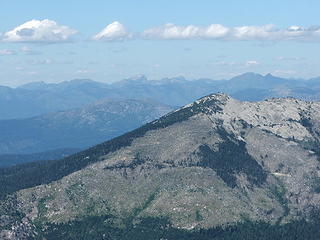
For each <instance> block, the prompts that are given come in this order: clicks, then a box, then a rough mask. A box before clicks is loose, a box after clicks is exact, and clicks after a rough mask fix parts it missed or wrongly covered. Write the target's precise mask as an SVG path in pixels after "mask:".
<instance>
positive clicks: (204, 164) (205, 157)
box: [0, 93, 320, 239]
mask: <svg viewBox="0 0 320 240" xmlns="http://www.w3.org/2000/svg"><path fill="white" fill-rule="evenodd" d="M319 114H320V103H318V102H305V101H300V100H296V99H293V98H281V99H276V98H275V99H269V100H265V101H261V102H241V101H238V100H235V99H233V98H231V97H229V96H228V95H225V94H220V93H219V94H213V95H208V96H206V97H203V98H201V99H199V100H197V101H195V102H193V103H191V104H189V105H186V106H184V107H182V108H180V109H179V110H177V111H174V112H171V113H169V114H167V115H165V116H164V117H161V118H160V119H158V120H155V121H153V122H151V123H148V124H146V125H144V126H142V127H141V128H138V129H136V130H134V131H132V132H129V133H127V134H125V135H122V136H120V137H117V138H115V139H113V140H110V141H108V142H105V143H103V144H100V145H98V146H96V147H93V148H91V149H88V150H86V151H84V152H81V153H78V154H76V155H73V156H71V157H67V158H65V159H61V160H57V161H53V162H48V163H46V164H42V165H39V166H36V167H34V166H33V168H32V171H33V172H32V175H33V178H30V177H29V175H20V176H19V177H20V179H22V180H23V179H24V178H25V179H31V180H32V181H31V180H30V182H29V183H27V185H24V186H13V187H12V188H11V189H10V188H9V187H10V182H9V183H8V184H6V186H5V187H2V192H3V193H5V195H6V196H5V195H4V194H2V199H3V200H2V202H1V204H0V219H4V220H2V222H0V224H2V225H1V229H2V230H1V234H2V235H1V236H3V239H27V236H33V237H34V236H44V237H46V238H47V239H55V238H50V236H53V235H52V234H58V233H57V229H58V230H59V234H60V233H61V234H62V233H63V234H64V235H63V237H64V238H63V239H74V238H72V237H71V236H72V235H71V234H73V233H74V232H76V231H77V229H80V226H82V227H81V228H86V227H88V226H87V225H88V224H87V223H88V222H89V223H92V221H94V223H95V224H100V225H99V226H103V229H105V230H104V231H107V230H106V229H109V230H110V229H111V228H112V229H115V228H117V229H122V230H119V231H120V232H121V234H124V235H121V236H131V235H130V234H131V233H132V232H134V231H136V229H140V228H139V226H141V224H144V223H146V224H147V225H148V224H149V225H148V226H151V225H150V224H151V223H154V220H152V219H160V220H159V221H162V220H163V219H166V221H168V222H167V223H168V224H169V225H162V228H161V229H162V230H163V231H164V229H167V228H168V226H171V227H172V228H174V229H176V231H178V229H180V230H182V229H184V230H183V231H187V232H190V231H196V230H197V231H198V230H199V231H200V230H201V229H208V228H212V227H219V226H230V225H235V224H239V223H243V222H248V221H250V222H258V221H259V222H260V221H261V222H265V223H267V224H289V223H291V222H292V221H295V220H299V219H306V220H307V221H308V220H309V219H311V218H312V216H314V214H315V212H316V211H317V209H318V208H319V207H320V201H319V200H320V179H319V174H320V171H319V169H320V164H319V159H320V152H319V146H320V135H319V133H320V121H319V117H318V116H319ZM26 167H28V166H26ZM34 169H35V170H34ZM7 171H8V172H9V173H10V169H9V170H7ZM6 179H10V178H9V177H8V178H6ZM23 182H25V181H23ZM93 219H94V220H93ZM145 219H149V220H148V221H147V222H145V221H146V220H145ZM161 219H162V220H161ZM85 223H86V224H85ZM94 226H96V225H94ZM99 229H100V228H99ZM143 229H144V230H143V231H144V232H145V234H146V232H147V231H149V230H150V228H143ZM90 230H91V229H90ZM109 230H108V231H109ZM140 230H141V229H140ZM180 230H179V231H180ZM82 231H83V229H82ZM110 231H111V230H110ZM112 231H113V230H112ZM130 231H132V232H131V233H130ZM141 231H142V230H141ZM143 231H142V232H143ZM221 231H222V230H221ZM90 232H91V231H89V229H88V232H86V233H84V234H89V235H90V234H91V233H92V232H91V233H90ZM59 234H58V235H54V236H56V237H57V236H60V235H59ZM96 234H98V235H99V234H100V232H99V231H98V230H97V232H96ZM103 234H106V233H105V232H103V233H101V236H103ZM110 234H111V233H110ZM119 234H120V233H119ZM89 235H88V236H89ZM98 235H97V236H98ZM10 236H11V238H10ZM99 236H100V235H99ZM104 236H105V235H104ZM141 236H146V235H141ZM60 237H61V236H60ZM56 239H58V238H56ZM59 239H62V238H59ZM83 239H89V237H88V238H85V237H84V238H83ZM99 239H100V238H99ZM101 239H128V238H125V237H122V238H116V237H110V238H103V237H101ZM137 239H138V238H137ZM142 239H146V238H142ZM168 239H174V238H172V237H171V238H169V237H168ZM201 239H202V238H201ZM221 239H222V238H221ZM232 239H233V238H232Z"/></svg>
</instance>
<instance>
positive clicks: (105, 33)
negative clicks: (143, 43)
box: [92, 21, 133, 42]
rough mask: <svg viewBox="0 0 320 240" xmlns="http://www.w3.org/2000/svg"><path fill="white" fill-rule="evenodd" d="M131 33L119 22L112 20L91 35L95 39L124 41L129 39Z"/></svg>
mask: <svg viewBox="0 0 320 240" xmlns="http://www.w3.org/2000/svg"><path fill="white" fill-rule="evenodd" d="M132 37H133V34H132V33H130V32H129V31H128V30H127V29H126V28H125V27H124V26H123V25H122V24H121V23H119V22H117V21H116V22H113V23H111V24H109V25H107V26H106V27H105V28H104V29H103V30H102V31H101V32H99V33H98V34H96V35H94V36H93V37H92V39H93V40H96V41H106V42H113V41H124V40H128V39H131V38H132Z"/></svg>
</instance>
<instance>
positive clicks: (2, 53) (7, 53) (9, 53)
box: [0, 49, 14, 56]
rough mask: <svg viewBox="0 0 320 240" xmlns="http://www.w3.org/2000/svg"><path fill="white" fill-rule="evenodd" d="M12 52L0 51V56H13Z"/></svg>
mask: <svg viewBox="0 0 320 240" xmlns="http://www.w3.org/2000/svg"><path fill="white" fill-rule="evenodd" d="M13 54H14V52H13V51H11V50H8V49H0V56H7V55H13Z"/></svg>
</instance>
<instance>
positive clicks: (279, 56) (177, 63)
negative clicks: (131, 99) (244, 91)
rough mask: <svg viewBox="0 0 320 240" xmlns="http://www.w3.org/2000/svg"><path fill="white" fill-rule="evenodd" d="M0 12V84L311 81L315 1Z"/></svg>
mask: <svg viewBox="0 0 320 240" xmlns="http://www.w3.org/2000/svg"><path fill="white" fill-rule="evenodd" d="M0 4H1V7H0V19H1V21H0V39H1V40H0V85H8V86H18V85H20V84H24V83H27V82H32V81H46V82H61V81H64V80H71V79H75V78H91V79H93V80H97V81H102V82H114V81H118V80H121V79H124V78H130V77H133V76H136V75H139V74H145V75H146V76H147V77H148V78H149V79H160V78H163V77H174V76H180V75H183V76H185V77H186V78H188V79H196V78H204V77H205V78H212V79H224V78H230V77H232V76H235V75H238V74H241V73H244V72H257V73H261V74H267V73H273V74H275V75H278V76H283V77H290V78H310V77H315V76H320V61H319V60H320V55H319V52H320V27H319V26H320V17H319V14H318V11H319V9H320V2H319V1H316V0H306V1H295V0H291V1H288V0H282V1H270V0H269V1H253V0H252V1H248V0H247V1H245V0H243V1H236V0H233V1H232V0H229V1H227V0H226V1H212V0H211V1H209V0H202V1H187V0H184V1H181V0H171V1H168V0H162V1H141V0H140V1H139V0H137V1H129V0H122V1H121V0H119V1H98V0H91V1H79V0H78V1H74V0H68V1H60V0H56V1H40V0H29V1H18V0H1V2H0ZM32 20H34V21H32ZM31 21H32V22H31Z"/></svg>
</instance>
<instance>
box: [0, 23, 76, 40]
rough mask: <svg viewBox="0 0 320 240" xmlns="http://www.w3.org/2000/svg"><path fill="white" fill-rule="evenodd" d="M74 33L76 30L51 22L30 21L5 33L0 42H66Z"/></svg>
mask: <svg viewBox="0 0 320 240" xmlns="http://www.w3.org/2000/svg"><path fill="white" fill-rule="evenodd" d="M76 33H77V31H76V30H74V29H72V28H70V27H67V26H61V25H58V24H57V23H56V22H55V21H52V20H48V19H44V20H42V21H40V20H31V21H28V22H25V23H24V24H22V25H20V26H18V27H16V28H14V29H13V30H11V31H8V32H6V33H5V34H4V36H3V39H2V41H4V42H41V43H56V42H66V41H69V40H70V38H71V37H72V36H73V35H74V34H76Z"/></svg>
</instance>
